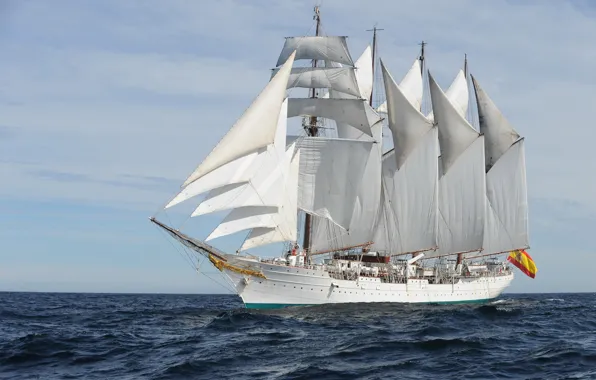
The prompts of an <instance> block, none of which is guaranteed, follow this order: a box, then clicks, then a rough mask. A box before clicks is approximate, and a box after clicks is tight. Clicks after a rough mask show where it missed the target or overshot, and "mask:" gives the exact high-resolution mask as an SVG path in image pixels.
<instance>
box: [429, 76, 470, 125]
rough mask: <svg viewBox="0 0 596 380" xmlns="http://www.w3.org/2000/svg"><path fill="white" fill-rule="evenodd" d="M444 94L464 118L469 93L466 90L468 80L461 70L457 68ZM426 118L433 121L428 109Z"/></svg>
mask: <svg viewBox="0 0 596 380" xmlns="http://www.w3.org/2000/svg"><path fill="white" fill-rule="evenodd" d="M445 95H446V96H447V99H449V100H450V101H451V104H452V105H453V107H454V108H455V109H456V110H457V112H458V113H459V114H460V115H461V116H462V117H464V118H465V117H466V112H468V103H469V98H470V94H469V92H468V81H467V80H466V75H465V74H464V71H463V70H459V72H458V73H457V76H456V77H455V79H454V80H453V82H451V85H450V86H449V88H448V89H447V92H445ZM427 118H428V120H430V121H434V119H435V115H434V112H433V111H430V113H429V114H428V116H427Z"/></svg>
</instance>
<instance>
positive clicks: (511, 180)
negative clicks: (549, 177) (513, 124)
mask: <svg viewBox="0 0 596 380" xmlns="http://www.w3.org/2000/svg"><path fill="white" fill-rule="evenodd" d="M485 139H486V138H485ZM486 189H487V197H488V201H489V205H490V208H491V209H492V211H493V213H494V218H493V219H492V220H491V223H487V231H486V232H485V239H484V253H486V254H489V253H497V252H499V253H500V252H507V251H512V250H516V249H526V248H528V246H529V237H528V200H527V187H526V167H525V159H524V140H523V139H521V140H518V141H517V142H516V143H514V144H513V145H512V146H511V147H510V148H509V149H508V150H507V151H506V152H505V154H503V155H502V156H501V158H500V159H499V160H498V161H497V162H496V163H495V164H494V166H493V167H492V168H491V169H490V170H489V172H488V173H487V174H486Z"/></svg>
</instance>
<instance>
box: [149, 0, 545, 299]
mask: <svg viewBox="0 0 596 380" xmlns="http://www.w3.org/2000/svg"><path fill="white" fill-rule="evenodd" d="M313 27H314V30H315V32H314V33H313V34H314V35H310V36H301V37H287V38H286V39H285V43H284V44H283V48H282V50H281V53H280V55H279V58H278V60H277V64H276V68H274V69H273V70H272V74H271V79H270V81H269V82H268V83H267V84H266V86H265V87H264V88H263V90H262V91H261V92H260V94H259V95H258V96H257V97H256V98H255V99H254V101H253V102H252V104H251V105H250V106H249V107H248V108H247V109H246V110H245V111H244V113H243V114H242V115H241V116H240V118H239V119H237V121H236V122H235V124H234V125H233V126H232V127H231V129H230V130H229V131H228V132H227V133H226V134H225V136H224V137H223V138H222V139H221V140H220V141H219V143H217V145H216V146H215V147H214V148H213V150H212V151H211V152H210V153H209V154H208V155H207V156H206V158H205V159H204V160H203V161H202V162H201V163H200V164H199V165H198V167H197V168H196V169H195V170H194V171H193V172H192V173H191V174H190V175H189V176H188V178H186V180H185V181H184V182H183V184H182V186H181V189H180V191H179V192H178V193H177V194H176V195H175V196H174V198H173V199H171V200H170V201H169V203H167V205H166V206H165V207H164V209H170V208H172V207H175V206H177V205H178V204H180V203H186V202H187V201H189V200H191V199H193V200H197V199H200V203H199V204H198V206H197V207H196V209H194V211H193V212H192V213H191V215H190V216H192V217H201V216H203V215H209V214H212V213H216V212H222V211H225V212H227V215H226V216H225V217H224V218H223V220H222V221H221V222H220V223H219V225H218V226H217V227H216V228H215V229H214V230H213V231H212V232H211V233H210V234H209V235H208V236H207V237H206V238H205V239H198V238H195V237H192V236H190V234H189V233H186V232H182V228H175V227H173V226H171V225H168V224H166V223H164V222H162V221H163V220H164V219H163V218H161V217H160V220H158V219H157V218H156V216H155V215H154V216H153V217H151V218H150V220H151V221H152V222H153V223H154V224H156V225H157V226H158V227H159V228H160V229H162V230H163V231H165V232H167V234H169V235H170V236H171V237H173V238H174V239H176V240H177V241H178V242H179V243H181V247H182V248H183V249H186V250H187V251H188V252H191V253H192V254H194V255H196V256H197V257H198V258H203V259H204V260H208V261H209V262H210V264H212V265H213V266H214V267H215V268H217V269H218V270H219V271H221V272H222V274H223V278H225V280H226V281H227V282H228V283H229V285H230V286H231V289H233V291H235V292H236V293H237V294H238V295H239V296H240V297H241V298H242V300H243V302H244V304H245V305H246V307H247V308H278V307H286V306H304V305H319V304H328V303H357V302H365V303H366V302H398V303H468V302H485V301H488V300H491V299H494V298H496V297H498V296H499V295H500V294H501V293H502V292H503V291H504V289H506V288H507V287H508V286H509V285H510V284H511V282H512V281H513V278H514V273H513V272H514V269H513V268H512V267H511V265H514V266H516V267H517V268H519V269H520V270H521V271H522V272H523V273H525V274H526V275H528V276H530V277H532V278H533V277H534V276H535V274H536V272H537V269H536V266H535V264H534V262H533V261H532V258H531V257H530V256H529V254H528V253H527V252H526V250H527V249H528V248H529V237H528V203H527V187H526V167H525V156H524V144H525V142H524V138H523V137H521V136H520V135H519V134H518V133H517V132H516V131H515V130H514V129H513V127H512V126H511V125H510V124H509V123H508V121H507V120H506V119H505V117H504V116H503V115H502V113H501V112H500V111H499V109H498V108H497V107H496V105H495V104H494V102H493V101H492V100H491V99H490V98H489V96H488V95H487V93H486V91H484V90H483V89H482V87H481V86H480V84H479V82H478V81H477V80H476V79H475V78H474V77H473V76H472V75H470V74H469V73H468V69H467V61H466V64H464V67H463V69H462V70H460V71H459V73H458V74H457V76H456V77H455V80H454V81H453V83H452V84H451V85H450V87H449V88H448V89H447V91H443V90H442V89H441V87H440V86H439V85H438V84H437V82H436V81H435V79H434V78H433V76H432V74H431V73H430V72H429V71H428V70H427V69H426V67H425V66H426V61H425V59H424V47H425V44H424V43H422V49H421V51H420V55H419V56H418V57H416V58H415V59H414V60H413V65H412V67H411V68H410V70H409V71H408V72H407V73H406V75H405V76H404V77H403V79H402V80H401V81H400V82H399V83H397V82H396V80H395V79H394V77H393V76H392V74H391V73H390V72H389V69H388V68H387V66H386V65H385V63H384V62H383V60H382V59H380V58H379V57H378V51H377V29H376V27H375V29H374V30H373V31H374V34H373V43H372V46H368V47H367V48H366V49H365V51H364V52H363V53H362V54H361V56H360V57H359V58H358V59H357V60H356V61H354V60H353V58H352V55H351V53H350V51H349V49H348V45H347V38H346V37H345V36H327V35H323V33H321V17H320V13H319V8H318V7H316V8H315V14H314V24H313ZM375 69H376V70H375ZM375 74H376V75H375ZM376 77H378V78H379V79H380V80H378V81H375V78H376ZM379 82H382V84H381V83H379ZM375 83H377V86H375ZM470 88H473V91H470V90H469V89H470ZM373 91H375V95H376V96H377V99H378V103H380V104H376V105H374V106H373ZM425 93H427V98H429V99H427V101H426V102H425V101H423V98H424V97H423V95H424V94H425ZM383 94H384V95H383ZM428 94H429V95H430V96H428ZM470 94H473V95H474V96H473V98H474V99H475V104H474V103H473V102H472V101H471V99H470V98H471V96H470ZM297 95H299V96H297ZM423 104H426V106H427V107H426V108H429V106H430V108H431V109H428V110H425V109H424V107H423ZM471 105H474V107H472V106H471ZM292 118H297V120H298V121H299V122H301V125H300V128H299V130H300V131H301V133H299V134H298V135H288V120H291V119H292ZM298 118H299V119H298ZM470 120H477V121H478V130H477V129H475V128H474V126H473V124H474V123H472V122H470ZM384 130H387V131H388V133H385V137H389V135H390V138H388V139H386V140H388V141H390V142H391V140H392V144H385V145H389V146H384V139H383V134H384ZM160 212H162V210H160ZM236 233H243V234H245V238H244V240H243V242H242V244H241V246H240V247H239V248H238V250H237V251H236V252H223V251H222V250H220V249H218V248H216V247H215V246H214V245H212V242H211V241H212V240H215V239H218V238H222V237H226V236H228V235H232V234H236ZM267 245H274V246H272V247H277V252H278V253H279V254H278V255H277V257H276V256H271V255H265V257H262V256H260V255H259V251H261V252H262V250H265V248H267V247H264V246H267ZM269 249H270V250H271V247H269ZM205 258H206V259H205Z"/></svg>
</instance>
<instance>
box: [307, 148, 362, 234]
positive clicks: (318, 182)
mask: <svg viewBox="0 0 596 380" xmlns="http://www.w3.org/2000/svg"><path fill="white" fill-rule="evenodd" d="M373 144H374V142H373V141H362V140H349V139H333V138H324V137H316V138H313V137H306V138H304V139H302V140H299V141H298V148H299V149H300V175H299V183H298V207H299V208H300V209H302V210H304V211H306V212H308V213H310V214H313V215H317V216H319V217H322V218H326V219H329V220H330V221H332V222H333V223H335V224H337V225H338V226H340V227H342V228H344V229H346V230H347V229H349V226H350V221H351V219H352V214H353V212H354V207H355V202H356V196H357V192H358V187H359V185H360V182H361V181H362V176H363V174H364V169H365V166H366V162H367V159H368V157H369V156H370V151H371V149H372V145H373Z"/></svg>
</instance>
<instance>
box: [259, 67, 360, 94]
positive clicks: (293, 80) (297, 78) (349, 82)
mask: <svg viewBox="0 0 596 380" xmlns="http://www.w3.org/2000/svg"><path fill="white" fill-rule="evenodd" d="M278 71H279V69H273V73H272V74H271V75H272V76H274V75H275V74H276V73H277V72H278ZM293 87H302V88H329V89H333V90H336V91H340V92H343V93H346V94H350V95H354V96H360V92H359V91H358V84H357V83H356V74H355V73H354V68H353V67H331V68H330V67H295V68H293V69H292V72H291V73H290V79H289V80H288V88H293Z"/></svg>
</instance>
